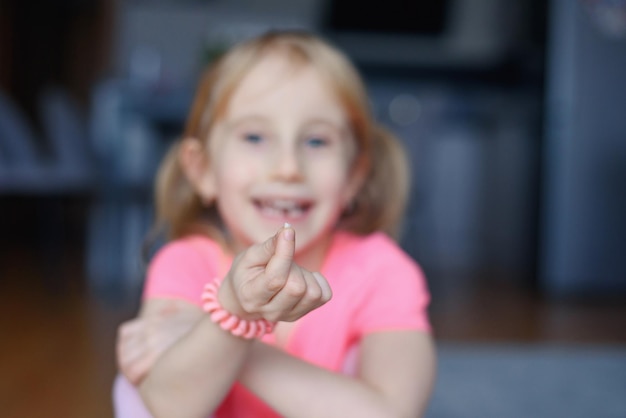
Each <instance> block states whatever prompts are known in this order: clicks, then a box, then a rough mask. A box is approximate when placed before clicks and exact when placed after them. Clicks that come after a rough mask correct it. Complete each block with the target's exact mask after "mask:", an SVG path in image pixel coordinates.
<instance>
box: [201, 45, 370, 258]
mask: <svg viewBox="0 0 626 418" xmlns="http://www.w3.org/2000/svg"><path fill="white" fill-rule="evenodd" d="M209 136H210V137H209V150H210V151H209V152H210V154H209V155H210V164H209V168H208V170H210V171H211V175H210V177H211V178H212V179H213V180H212V181H213V182H214V190H215V191H216V204H217V207H218V210H219V213H220V215H221V216H222V219H223V220H224V222H225V224H226V226H227V228H228V230H229V231H230V233H231V235H232V239H233V241H234V242H233V243H234V245H235V248H234V249H235V250H237V251H239V250H241V249H243V248H246V247H247V246H249V245H251V244H252V243H258V242H262V241H264V240H266V239H267V238H269V237H271V236H272V235H273V234H275V233H276V231H277V230H278V228H279V227H280V226H281V225H283V224H284V223H285V222H289V223H290V224H291V225H293V227H294V229H295V230H296V253H300V254H302V253H303V252H305V251H319V249H320V248H321V249H322V251H323V250H324V249H325V248H326V247H325V245H327V244H328V242H329V238H330V232H331V231H332V229H333V228H334V226H335V224H336V222H337V221H338V219H339V216H340V215H341V212H342V210H343V208H344V207H345V206H346V205H347V204H348V203H349V202H350V200H351V199H352V198H353V196H354V195H355V194H356V188H357V186H358V184H357V182H356V180H353V179H352V178H351V174H350V173H351V170H350V168H351V163H352V161H353V159H354V156H355V149H356V146H355V140H354V138H353V137H352V134H351V132H350V129H349V126H348V120H347V117H346V114H345V112H344V110H343V108H342V106H341V105H340V103H339V102H338V101H337V99H336V97H335V96H334V95H333V94H332V91H331V90H330V89H329V87H328V86H327V84H326V83H325V82H324V81H323V80H322V78H321V77H320V76H319V74H318V73H317V72H316V70H315V69H314V68H313V67H311V66H309V65H303V66H294V65H293V64H290V63H289V62H288V61H286V60H285V59H284V58H282V57H280V56H268V57H266V58H264V59H263V60H262V61H261V62H259V64H257V65H256V66H255V67H254V68H253V69H252V70H251V71H250V73H249V74H248V75H247V76H246V77H245V78H244V79H243V80H242V82H241V83H240V85H239V87H238V88H237V90H236V91H235V92H234V94H233V96H232V98H231V100H230V103H229V107H228V110H227V112H226V115H225V116H224V117H223V118H222V119H221V120H220V121H218V122H217V123H216V125H215V126H214V128H213V129H212V131H211V133H210V135H209ZM315 248H317V250H314V249H315Z"/></svg>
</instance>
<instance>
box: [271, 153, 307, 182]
mask: <svg viewBox="0 0 626 418" xmlns="http://www.w3.org/2000/svg"><path fill="white" fill-rule="evenodd" d="M300 158H301V157H300V156H299V155H298V153H297V152H296V150H294V149H292V148H287V147H285V148H283V149H280V150H278V151H277V152H276V158H274V159H273V160H274V161H272V162H271V163H270V164H271V167H270V169H271V172H272V176H273V178H274V179H275V180H279V181H285V182H294V181H301V180H302V178H303V171H302V162H301V160H300Z"/></svg>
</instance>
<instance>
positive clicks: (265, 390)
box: [239, 343, 416, 418]
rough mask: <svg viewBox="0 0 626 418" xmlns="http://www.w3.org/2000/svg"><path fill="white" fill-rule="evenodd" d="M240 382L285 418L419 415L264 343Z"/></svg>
mask: <svg viewBox="0 0 626 418" xmlns="http://www.w3.org/2000/svg"><path fill="white" fill-rule="evenodd" d="M239 381H240V382H241V383H242V384H244V385H245V386H246V387H247V388H248V389H249V390H251V391H252V392H254V393H255V394H256V395H257V396H259V397H260V398H261V399H263V400H264V401H265V402H266V403H267V404H268V405H270V406H271V407H272V408H274V409H275V410H276V411H277V412H278V413H279V414H280V415H283V416H297V417H301V418H308V417H322V416H323V417H327V418H333V417H346V416H358V417H384V418H393V417H403V416H410V417H412V418H414V417H415V416H416V412H415V411H402V408H401V407H398V405H396V404H394V402H393V401H392V400H390V399H389V398H388V397H387V396H385V394H384V392H383V391H381V390H379V389H378V388H376V387H374V386H373V385H369V384H367V383H366V382H364V381H363V380H360V379H357V378H352V377H348V376H344V375H341V374H339V373H333V372H331V371H329V370H326V369H323V368H320V367H317V366H315V365H312V364H310V363H307V362H304V361H302V360H300V359H297V358H295V357H292V356H290V355H288V354H286V353H284V352H282V351H280V350H278V349H276V348H274V347H270V346H267V345H265V344H262V343H255V344H254V346H253V349H252V350H251V351H250V354H249V356H248V359H247V362H246V365H245V367H244V368H243V370H242V374H241V376H240V378H239ZM312 396H314V397H315V398H317V400H315V399H312Z"/></svg>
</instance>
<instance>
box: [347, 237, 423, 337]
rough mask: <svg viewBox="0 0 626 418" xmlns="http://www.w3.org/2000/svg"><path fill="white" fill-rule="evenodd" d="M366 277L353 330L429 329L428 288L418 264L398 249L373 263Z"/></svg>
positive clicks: (366, 331)
mask: <svg viewBox="0 0 626 418" xmlns="http://www.w3.org/2000/svg"><path fill="white" fill-rule="evenodd" d="M368 276H369V277H365V280H364V285H365V288H364V289H363V290H364V292H363V293H362V299H361V303H360V304H359V306H358V308H357V312H356V315H355V321H354V326H355V328H356V329H355V332H356V333H357V334H358V335H364V334H368V333H372V332H377V331H390V330H406V329H411V330H418V331H424V332H430V331H431V327H430V321H429V319H428V304H429V302H430V294H429V292H428V288H427V283H426V278H425V276H424V273H423V272H422V270H421V268H420V267H419V266H418V265H417V264H416V263H415V262H414V261H413V260H412V259H411V258H410V257H409V256H408V255H406V254H404V253H401V250H400V249H397V251H394V254H392V257H388V258H387V257H385V260H384V261H381V262H380V263H376V266H375V267H374V268H372V270H371V271H370V273H369V274H368Z"/></svg>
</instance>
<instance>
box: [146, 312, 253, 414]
mask: <svg viewBox="0 0 626 418" xmlns="http://www.w3.org/2000/svg"><path fill="white" fill-rule="evenodd" d="M250 345H251V343H250V341H249V340H244V339H242V338H239V337H235V336H233V335H231V334H230V333H228V332H224V331H223V330H222V329H220V328H219V326H218V325H216V324H215V323H213V322H212V321H211V320H210V318H209V317H208V316H207V317H205V318H203V319H201V320H200V321H199V322H198V323H197V324H196V326H195V327H194V328H193V329H192V330H191V331H190V332H189V333H188V334H187V335H185V336H184V337H183V338H181V339H180V340H179V341H178V342H177V343H176V344H174V345H173V346H172V347H170V348H169V349H168V350H167V351H166V352H165V353H164V354H163V355H162V356H161V358H159V360H158V361H157V362H156V363H155V365H154V367H153V368H152V369H151V371H150V373H149V374H148V376H147V377H146V379H145V380H144V381H143V382H142V383H141V385H140V388H139V389H140V393H141V396H142V398H143V400H144V402H145V403H146V405H147V406H148V408H149V409H150V410H151V412H152V413H153V414H154V415H155V416H156V417H159V418H161V417H176V418H183V417H204V416H207V415H208V414H210V413H211V412H212V411H214V410H215V409H216V408H217V407H218V406H219V404H220V403H221V402H222V400H223V399H224V397H225V396H226V394H227V393H228V391H229V390H230V388H231V386H232V384H233V382H234V381H235V380H236V378H237V376H238V374H239V372H240V369H241V366H242V365H243V363H244V361H245V358H246V356H247V354H248V352H249V349H250Z"/></svg>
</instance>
